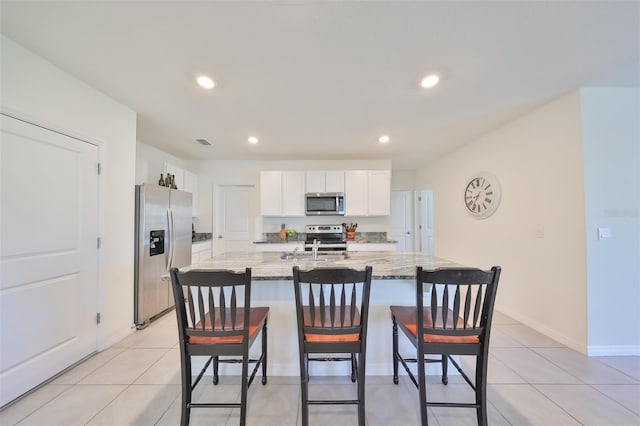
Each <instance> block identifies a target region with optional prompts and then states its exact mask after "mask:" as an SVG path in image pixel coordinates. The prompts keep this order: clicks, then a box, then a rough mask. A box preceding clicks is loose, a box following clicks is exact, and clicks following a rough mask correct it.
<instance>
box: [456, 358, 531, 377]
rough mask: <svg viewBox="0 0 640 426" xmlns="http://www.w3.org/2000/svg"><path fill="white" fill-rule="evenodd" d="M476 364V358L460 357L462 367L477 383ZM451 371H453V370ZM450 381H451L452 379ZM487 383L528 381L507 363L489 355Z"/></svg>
mask: <svg viewBox="0 0 640 426" xmlns="http://www.w3.org/2000/svg"><path fill="white" fill-rule="evenodd" d="M475 363H476V360H475V357H472V356H463V357H460V366H461V367H462V369H463V370H464V372H465V373H466V374H467V376H468V377H469V379H471V381H472V382H474V381H475ZM449 370H450V371H452V369H451V368H450V369H449ZM451 377H453V376H451ZM449 380H451V378H450V379H449ZM487 383H526V381H525V380H524V379H523V378H522V377H520V376H519V375H518V373H516V372H515V371H514V370H512V369H511V368H509V367H508V366H507V365H506V364H505V363H503V362H502V361H500V360H499V359H498V358H496V357H495V356H493V355H491V354H489V363H488V366H487Z"/></svg>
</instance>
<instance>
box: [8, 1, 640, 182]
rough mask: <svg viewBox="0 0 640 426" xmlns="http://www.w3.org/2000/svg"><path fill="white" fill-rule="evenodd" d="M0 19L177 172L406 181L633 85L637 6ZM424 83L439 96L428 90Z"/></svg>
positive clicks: (226, 10)
mask: <svg viewBox="0 0 640 426" xmlns="http://www.w3.org/2000/svg"><path fill="white" fill-rule="evenodd" d="M0 15H1V17H0V19H1V21H0V31H1V32H2V33H3V34H4V35H5V36H7V37H9V38H10V39H12V40H14V41H16V42H17V43H19V44H21V45H22V46H24V47H26V48H27V49H29V50H31V51H33V52H35V53H37V54H39V55H40V56H42V57H44V58H47V59H48V60H50V61H51V62H53V63H54V64H56V65H57V66H59V67H60V68H62V69H64V70H66V71H67V72H69V73H71V74H73V75H75V76H77V77H78V78H79V79H81V80H83V81H85V82H86V83H87V84H89V85H91V86H93V87H95V88H97V89H98V90H100V91H102V92H103V93H105V94H107V95H109V96H110V97H112V98H113V99H115V100H117V101H118V102H120V103H122V104H124V105H126V106H128V107H129V108H131V109H132V110H134V111H136V112H137V113H138V129H137V133H138V134H137V138H138V140H139V141H141V142H144V143H146V144H149V145H153V146H156V147H158V148H160V149H162V150H164V151H167V152H169V153H171V154H173V155H176V156H178V157H181V158H184V159H265V160H269V159H280V160H287V159H289V160H294V159H391V160H392V164H393V167H394V169H406V170H409V169H414V168H416V167H420V166H422V165H424V164H427V163H428V162H430V161H433V160H434V159H437V158H438V156H441V155H443V154H444V153H446V152H448V151H451V150H453V149H455V148H457V147H459V146H461V145H462V144H464V143H466V142H468V141H470V140H473V139H475V138H477V137H478V136H480V135H482V134H484V133H486V132H488V131H490V130H492V129H494V128H496V127H498V126H501V125H502V124H504V123H505V122H507V121H509V120H512V119H514V118H516V117H518V116H519V115H521V114H523V113H526V112H527V111H530V110H531V109H533V108H536V107H537V106H539V105H541V104H543V103H545V102H548V101H549V100H551V99H553V98H556V97H558V96H561V95H562V94H564V93H567V92H569V91H572V90H575V89H577V88H579V87H583V86H588V85H607V86H609V85H612V86H639V75H640V69H639V67H638V64H639V57H640V3H639V2H637V1H632V2H618V1H607V2H586V1H582V2H581V1H576V2H524V1H515V0H514V1H508V2H484V1H473V2H434V1H429V2H426V1H425V2H415V1H414V2H403V1H386V2H352V1H350V2H346V1H344V2H337V1H336V2H328V1H271V2H222V1H218V2H213V1H175V2H171V1H134V2H126V1H119V2H107V1H93V2H80V1H75V2H58V1H47V2H33V1H19V2H11V1H1V2H0ZM429 72H437V73H439V74H440V75H441V83H440V84H439V85H438V86H436V87H435V88H434V89H431V90H425V89H422V88H420V87H419V82H420V80H421V79H422V77H423V76H424V75H426V74H427V73H429ZM199 74H207V75H210V76H211V77H212V78H213V79H214V80H215V81H216V87H215V88H214V89H213V90H210V91H205V90H203V89H201V88H200V87H198V86H197V85H196V84H195V77H196V76H197V75H199ZM382 134H387V135H389V136H390V137H391V141H390V142H389V143H387V144H384V145H382V144H380V143H378V137H379V136H380V135H382ZM250 135H255V136H257V137H259V139H260V142H259V143H258V144H257V145H251V144H249V143H247V137H248V136H250ZM196 138H206V139H208V140H209V141H211V142H212V143H213V145H212V146H209V147H205V146H201V145H200V144H198V143H197V142H195V141H194V139H196Z"/></svg>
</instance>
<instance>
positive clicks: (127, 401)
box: [87, 385, 180, 426]
mask: <svg viewBox="0 0 640 426" xmlns="http://www.w3.org/2000/svg"><path fill="white" fill-rule="evenodd" d="M179 394H180V386H177V385H172V386H166V385H131V386H129V387H128V388H126V389H125V390H124V391H123V392H122V393H121V394H120V395H118V396H117V398H116V399H115V400H113V401H112V402H111V403H110V404H109V405H107V406H106V407H105V408H104V409H103V410H102V411H100V412H99V413H98V414H97V415H96V416H95V417H93V418H92V419H91V420H90V421H89V422H88V423H87V425H88V426H98V425H104V426H113V425H154V424H155V423H156V422H157V421H158V420H160V417H162V415H163V414H164V413H165V412H166V411H167V410H168V409H169V406H170V405H171V403H172V402H173V401H174V400H175V399H176V397H177V396H178V395H179Z"/></svg>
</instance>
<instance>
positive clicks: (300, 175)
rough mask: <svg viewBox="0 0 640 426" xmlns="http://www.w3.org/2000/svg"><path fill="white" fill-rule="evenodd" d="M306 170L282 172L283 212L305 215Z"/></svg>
mask: <svg viewBox="0 0 640 426" xmlns="http://www.w3.org/2000/svg"><path fill="white" fill-rule="evenodd" d="M304 193H305V172H282V214H283V215H284V216H304V213H305V206H304Z"/></svg>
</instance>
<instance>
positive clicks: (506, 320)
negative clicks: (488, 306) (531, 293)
mask: <svg viewBox="0 0 640 426" xmlns="http://www.w3.org/2000/svg"><path fill="white" fill-rule="evenodd" d="M496 324H520V323H519V322H518V321H516V320H514V319H513V318H511V317H510V316H508V315H506V314H503V313H502V312H500V311H496V310H494V311H493V319H492V325H496Z"/></svg>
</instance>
